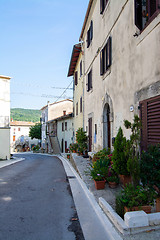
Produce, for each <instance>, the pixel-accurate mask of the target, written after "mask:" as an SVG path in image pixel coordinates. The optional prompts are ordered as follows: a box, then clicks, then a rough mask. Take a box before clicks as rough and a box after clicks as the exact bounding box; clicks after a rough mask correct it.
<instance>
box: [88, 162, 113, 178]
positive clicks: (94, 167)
mask: <svg viewBox="0 0 160 240" xmlns="http://www.w3.org/2000/svg"><path fill="white" fill-rule="evenodd" d="M109 163H110V160H109V159H99V160H97V161H96V162H94V163H93V164H90V167H91V168H90V169H89V170H90V175H91V177H92V178H93V179H94V180H97V181H98V180H102V179H105V178H107V175H108V167H109Z"/></svg>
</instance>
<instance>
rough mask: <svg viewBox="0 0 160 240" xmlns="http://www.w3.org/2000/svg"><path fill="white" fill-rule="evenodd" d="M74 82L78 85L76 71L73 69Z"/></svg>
mask: <svg viewBox="0 0 160 240" xmlns="http://www.w3.org/2000/svg"><path fill="white" fill-rule="evenodd" d="M74 84H75V86H77V85H78V71H75V73H74Z"/></svg>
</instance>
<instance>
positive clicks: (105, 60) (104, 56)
mask: <svg viewBox="0 0 160 240" xmlns="http://www.w3.org/2000/svg"><path fill="white" fill-rule="evenodd" d="M111 45H112V40H111V37H109V38H108V41H107V43H106V45H105V47H104V48H103V49H102V50H101V52H100V75H103V74H104V73H105V72H106V71H107V70H108V69H109V67H110V66H111V64H112V61H111V58H112V56H111V48H112V46H111Z"/></svg>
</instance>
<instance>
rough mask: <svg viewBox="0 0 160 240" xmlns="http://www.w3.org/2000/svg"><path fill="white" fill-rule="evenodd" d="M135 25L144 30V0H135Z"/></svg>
mask: <svg viewBox="0 0 160 240" xmlns="http://www.w3.org/2000/svg"><path fill="white" fill-rule="evenodd" d="M134 4H135V25H136V26H137V27H138V28H139V29H140V30H142V0H135V1H134Z"/></svg>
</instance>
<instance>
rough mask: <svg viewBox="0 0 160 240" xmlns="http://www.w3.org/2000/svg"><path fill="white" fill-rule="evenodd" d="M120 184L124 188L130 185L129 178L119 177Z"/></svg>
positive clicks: (125, 176)
mask: <svg viewBox="0 0 160 240" xmlns="http://www.w3.org/2000/svg"><path fill="white" fill-rule="evenodd" d="M119 178H120V182H121V183H122V184H123V186H124V187H125V186H126V185H127V184H129V183H131V176H127V175H119Z"/></svg>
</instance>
